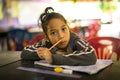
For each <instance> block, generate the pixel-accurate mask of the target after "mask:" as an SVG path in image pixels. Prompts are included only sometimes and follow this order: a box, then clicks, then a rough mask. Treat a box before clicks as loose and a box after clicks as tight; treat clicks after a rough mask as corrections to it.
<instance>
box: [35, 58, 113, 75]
mask: <svg viewBox="0 0 120 80" xmlns="http://www.w3.org/2000/svg"><path fill="white" fill-rule="evenodd" d="M112 63H113V62H112V60H102V59H101V60H100V59H98V60H97V62H96V64H94V65H89V66H67V65H51V64H48V63H46V62H45V61H43V60H41V61H35V62H34V64H36V65H42V66H46V67H63V68H66V69H70V70H73V71H78V72H85V73H88V74H90V75H92V74H96V73H97V72H99V71H100V70H102V69H104V68H106V67H107V66H109V65H111V64H112Z"/></svg>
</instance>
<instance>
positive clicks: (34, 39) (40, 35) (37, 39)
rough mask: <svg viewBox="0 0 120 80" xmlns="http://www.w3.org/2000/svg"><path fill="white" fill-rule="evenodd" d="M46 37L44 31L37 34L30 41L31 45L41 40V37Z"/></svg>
mask: <svg viewBox="0 0 120 80" xmlns="http://www.w3.org/2000/svg"><path fill="white" fill-rule="evenodd" d="M43 38H45V34H44V33H39V34H37V35H35V36H34V37H33V38H32V39H31V40H30V41H29V45H32V44H34V43H36V42H38V41H40V40H41V39H43Z"/></svg>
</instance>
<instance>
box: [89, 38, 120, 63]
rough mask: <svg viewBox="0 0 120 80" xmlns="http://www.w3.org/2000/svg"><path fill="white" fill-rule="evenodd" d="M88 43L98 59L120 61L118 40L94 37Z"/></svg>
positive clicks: (119, 43) (119, 41)
mask: <svg viewBox="0 0 120 80" xmlns="http://www.w3.org/2000/svg"><path fill="white" fill-rule="evenodd" d="M88 42H89V43H90V45H92V46H93V48H94V49H95V50H96V53H97V55H96V56H97V58H98V59H112V60H114V61H118V60H120V39H118V38H114V37H95V38H92V39H89V40H88Z"/></svg>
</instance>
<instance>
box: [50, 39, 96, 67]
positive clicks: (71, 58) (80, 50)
mask: <svg viewBox="0 0 120 80" xmlns="http://www.w3.org/2000/svg"><path fill="white" fill-rule="evenodd" d="M72 46H73V52H72V53H70V54H67V55H63V54H54V55H53V56H52V57H53V63H52V64H60V65H83V66H85V65H92V64H95V63H96V60H97V59H96V55H95V51H94V49H93V48H92V47H91V46H90V45H89V44H88V43H87V42H85V41H83V40H80V39H76V40H75V41H74V44H72V45H69V47H72Z"/></svg>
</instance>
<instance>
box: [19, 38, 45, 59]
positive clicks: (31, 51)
mask: <svg viewBox="0 0 120 80" xmlns="http://www.w3.org/2000/svg"><path fill="white" fill-rule="evenodd" d="M44 46H45V43H44V40H41V41H39V42H37V43H36V44H33V45H28V46H26V47H24V49H23V50H22V52H21V58H22V59H25V60H40V58H39V56H38V55H37V49H38V48H39V47H44Z"/></svg>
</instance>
